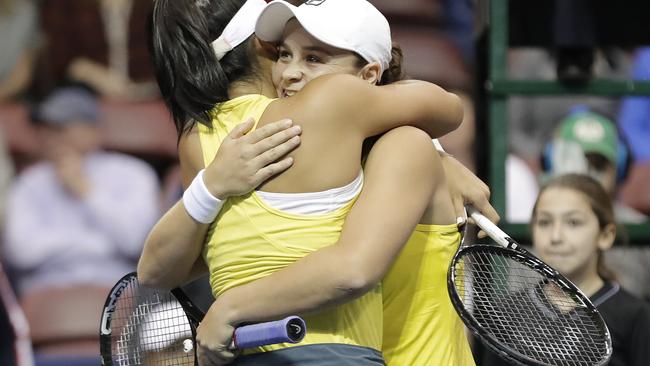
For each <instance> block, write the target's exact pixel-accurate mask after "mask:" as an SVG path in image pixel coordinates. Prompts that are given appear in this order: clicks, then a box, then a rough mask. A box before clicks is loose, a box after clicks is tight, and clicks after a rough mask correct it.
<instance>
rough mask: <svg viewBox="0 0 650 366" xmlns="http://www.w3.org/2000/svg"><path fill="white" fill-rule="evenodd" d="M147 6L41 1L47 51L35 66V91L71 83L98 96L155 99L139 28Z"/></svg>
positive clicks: (109, 0) (118, 1) (103, 0)
mask: <svg viewBox="0 0 650 366" xmlns="http://www.w3.org/2000/svg"><path fill="white" fill-rule="evenodd" d="M152 8H153V2H152V1H150V0H44V1H42V5H41V18H42V26H43V30H44V35H45V38H46V42H47V44H46V48H47V50H48V52H46V57H47V60H43V61H42V62H40V68H41V69H40V73H39V77H40V78H41V79H40V80H39V87H40V89H41V92H44V93H45V94H47V92H48V91H49V90H51V89H52V88H53V87H56V86H58V85H61V84H62V83H63V82H65V81H76V82H83V83H86V84H87V85H89V86H90V87H92V88H93V89H95V90H96V91H98V92H99V94H100V95H101V96H103V97H108V98H113V99H120V100H143V99H146V100H151V99H155V98H157V97H158V95H159V92H158V87H157V85H156V83H155V81H154V80H153V79H154V77H153V71H152V68H151V66H150V62H149V57H148V53H147V43H146V27H145V24H146V19H147V15H148V14H149V13H150V12H151V9H152ZM72 39H74V42H71V40H72Z"/></svg>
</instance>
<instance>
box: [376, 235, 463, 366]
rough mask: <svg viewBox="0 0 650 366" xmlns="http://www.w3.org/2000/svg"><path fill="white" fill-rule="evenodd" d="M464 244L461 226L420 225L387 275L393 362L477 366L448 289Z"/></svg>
mask: <svg viewBox="0 0 650 366" xmlns="http://www.w3.org/2000/svg"><path fill="white" fill-rule="evenodd" d="M459 244H460V233H459V232H458V229H457V227H456V225H444V226H440V225H418V226H417V227H416V229H415V231H414V232H413V234H411V237H410V238H409V241H408V242H407V243H406V246H405V247H404V249H403V250H402V252H401V253H400V255H399V257H398V258H397V260H396V261H395V263H394V264H393V266H392V267H391V269H390V271H389V272H388V274H387V275H386V277H385V278H384V280H383V299H384V340H383V347H382V351H383V352H384V359H385V360H386V364H387V365H389V366H392V365H395V366H402V365H409V366H420V365H422V366H424V365H454V366H473V365H474V359H473V357H472V352H471V350H470V347H469V343H468V340H467V337H466V336H465V331H464V325H463V322H462V321H461V319H460V317H459V316H458V314H457V313H456V311H455V310H454V307H453V305H452V304H451V300H449V295H448V293H447V268H448V267H449V263H450V262H451V259H452V258H453V256H454V254H455V253H456V250H457V249H458V246H459Z"/></svg>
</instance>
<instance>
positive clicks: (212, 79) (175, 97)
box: [149, 0, 257, 138]
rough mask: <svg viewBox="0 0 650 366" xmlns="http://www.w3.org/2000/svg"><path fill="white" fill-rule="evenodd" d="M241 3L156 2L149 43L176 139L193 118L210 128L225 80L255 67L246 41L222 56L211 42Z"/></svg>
mask: <svg viewBox="0 0 650 366" xmlns="http://www.w3.org/2000/svg"><path fill="white" fill-rule="evenodd" d="M243 4H244V0H219V1H217V0H156V1H155V4H154V9H153V12H152V16H151V19H150V24H149V29H150V36H149V48H150V53H151V56H152V57H151V58H152V60H153V66H154V70H155V73H156V79H157V81H158V85H159V87H160V91H161V93H162V96H163V98H164V100H165V103H166V104H167V107H168V108H169V109H170V111H171V113H172V116H173V118H174V124H175V125H176V131H177V132H178V135H179V138H180V136H181V135H182V134H183V133H184V132H187V131H189V130H190V129H191V128H192V127H193V126H194V124H195V123H196V122H199V123H201V124H204V125H206V126H209V127H211V126H212V123H211V121H212V111H213V109H214V107H215V105H216V104H217V103H221V102H225V101H227V100H228V99H230V98H229V96H228V88H229V86H230V84H231V83H232V82H234V81H238V80H242V79H244V78H246V77H248V76H250V75H251V74H252V73H253V72H254V70H256V69H257V68H256V64H255V58H254V57H251V56H252V55H253V53H252V52H251V51H252V43H251V42H250V40H249V41H247V42H244V43H242V44H241V45H240V46H238V47H235V49H233V50H232V51H231V52H229V53H228V54H226V56H225V57H224V58H223V59H221V61H219V60H218V59H217V56H216V55H215V53H214V51H213V49H212V46H211V43H212V42H213V41H214V40H215V39H217V37H219V36H220V35H221V33H222V32H223V30H224V28H225V27H226V25H227V24H228V22H230V20H231V19H232V18H233V17H234V15H235V14H236V13H237V11H238V10H239V8H241V7H242V5H243Z"/></svg>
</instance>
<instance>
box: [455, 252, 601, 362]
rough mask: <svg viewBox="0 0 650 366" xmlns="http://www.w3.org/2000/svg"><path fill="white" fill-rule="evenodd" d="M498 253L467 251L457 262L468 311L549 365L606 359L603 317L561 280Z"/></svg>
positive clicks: (496, 336)
mask: <svg viewBox="0 0 650 366" xmlns="http://www.w3.org/2000/svg"><path fill="white" fill-rule="evenodd" d="M521 260H522V259H521V258H517V259H515V258H513V257H511V256H509V255H505V254H498V253H494V252H490V253H486V252H481V251H473V252H472V251H470V252H465V255H464V256H462V257H460V258H459V260H458V261H457V263H456V266H454V268H453V270H454V275H455V286H456V291H457V293H458V294H459V296H460V297H461V299H462V301H463V304H464V307H465V309H467V310H468V311H469V312H470V314H471V316H472V317H473V318H474V319H475V320H476V322H478V324H480V326H481V327H482V328H483V329H484V330H486V331H487V332H488V334H489V335H490V336H491V337H492V338H493V339H494V340H495V341H496V342H499V343H501V344H504V345H507V346H508V347H509V348H511V349H513V350H514V351H515V352H517V353H518V354H520V355H522V356H524V358H530V359H533V360H538V361H542V362H544V363H546V364H548V365H595V364H599V362H601V361H602V360H603V358H604V357H605V354H604V353H606V349H607V347H606V346H604V345H605V344H606V342H607V341H606V339H605V336H604V332H603V329H602V325H601V323H600V321H599V319H598V315H597V314H594V313H593V312H592V311H591V310H590V308H589V307H588V306H586V304H585V303H584V302H583V301H582V300H581V298H580V297H579V296H576V295H574V294H572V293H571V292H569V291H568V290H565V289H564V288H563V287H562V286H560V285H559V284H557V283H555V282H553V280H548V279H547V278H546V276H544V275H542V274H541V273H540V272H538V271H537V270H535V269H533V268H531V267H529V266H528V265H525V264H522V263H521V262H520V261H521Z"/></svg>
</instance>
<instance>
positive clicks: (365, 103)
mask: <svg viewBox="0 0 650 366" xmlns="http://www.w3.org/2000/svg"><path fill="white" fill-rule="evenodd" d="M296 97H298V98H300V99H299V100H296V104H297V105H300V106H304V107H305V110H307V111H309V112H310V113H311V114H312V115H329V116H330V117H329V118H331V120H330V123H340V124H342V126H340V128H341V129H344V130H346V131H350V122H353V123H354V124H355V127H357V128H358V129H359V130H360V132H361V133H362V134H363V135H364V137H370V136H375V135H378V134H380V133H383V132H386V131H389V130H391V129H393V128H396V127H400V126H414V127H417V128H419V129H421V130H423V131H425V132H426V133H428V134H429V135H430V136H431V137H432V138H438V137H441V136H443V135H445V134H447V133H449V132H451V131H453V130H455V129H456V128H458V126H460V124H461V122H462V120H463V105H462V103H461V100H460V98H459V97H458V96H457V95H455V94H453V93H449V92H447V91H445V90H444V89H442V88H441V87H439V86H437V85H435V84H432V83H429V82H425V81H419V80H405V81H402V82H398V83H393V84H389V85H384V86H375V85H372V84H369V83H368V82H366V81H364V80H362V79H360V78H358V77H355V76H353V75H347V74H336V75H325V76H321V77H318V78H316V79H314V80H312V81H310V82H309V83H308V84H307V85H306V86H305V88H304V89H303V90H302V91H301V92H300V93H298V94H297V95H296Z"/></svg>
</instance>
